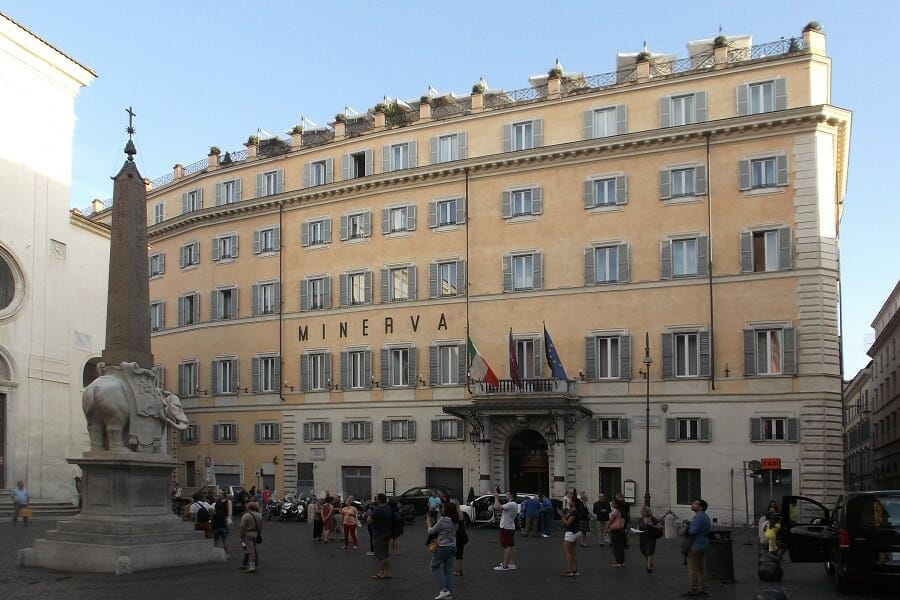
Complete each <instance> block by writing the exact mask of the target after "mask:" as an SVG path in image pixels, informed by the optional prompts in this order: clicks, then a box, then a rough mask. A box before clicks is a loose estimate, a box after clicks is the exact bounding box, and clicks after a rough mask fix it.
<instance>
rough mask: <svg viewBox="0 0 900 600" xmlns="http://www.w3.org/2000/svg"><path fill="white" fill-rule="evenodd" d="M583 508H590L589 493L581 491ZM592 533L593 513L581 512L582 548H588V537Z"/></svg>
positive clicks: (579, 528)
mask: <svg viewBox="0 0 900 600" xmlns="http://www.w3.org/2000/svg"><path fill="white" fill-rule="evenodd" d="M578 500H579V502H580V504H581V506H584V507H587V506H588V495H587V492H585V491H584V490H581V497H579V498H578ZM590 533H591V513H590V511H588V510H584V511H579V518H578V541H579V543H581V547H582V548H587V547H588V545H587V540H588V535H590Z"/></svg>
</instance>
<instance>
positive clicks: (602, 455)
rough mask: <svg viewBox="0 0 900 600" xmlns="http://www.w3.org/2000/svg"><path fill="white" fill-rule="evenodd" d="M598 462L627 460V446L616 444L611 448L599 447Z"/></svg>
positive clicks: (621, 461)
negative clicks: (617, 445) (616, 445)
mask: <svg viewBox="0 0 900 600" xmlns="http://www.w3.org/2000/svg"><path fill="white" fill-rule="evenodd" d="M597 462H601V463H623V462H625V448H622V447H615V446H613V447H610V448H597Z"/></svg>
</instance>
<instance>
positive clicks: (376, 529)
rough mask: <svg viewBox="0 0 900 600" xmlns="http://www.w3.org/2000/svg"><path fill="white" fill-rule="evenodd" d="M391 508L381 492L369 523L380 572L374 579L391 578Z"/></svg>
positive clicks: (378, 571)
mask: <svg viewBox="0 0 900 600" xmlns="http://www.w3.org/2000/svg"><path fill="white" fill-rule="evenodd" d="M392 518H393V514H392V513H391V507H390V506H388V504H387V496H385V495H384V494H383V493H382V492H379V493H378V495H376V496H375V508H374V509H372V512H371V513H370V514H369V518H368V522H369V523H370V524H371V525H372V539H373V543H374V548H375V559H376V560H378V570H377V571H376V572H375V574H374V575H372V576H371V577H372V579H390V578H391V554H390V542H391V519H392Z"/></svg>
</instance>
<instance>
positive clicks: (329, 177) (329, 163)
mask: <svg viewBox="0 0 900 600" xmlns="http://www.w3.org/2000/svg"><path fill="white" fill-rule="evenodd" d="M325 183H334V159H333V158H326V159H325Z"/></svg>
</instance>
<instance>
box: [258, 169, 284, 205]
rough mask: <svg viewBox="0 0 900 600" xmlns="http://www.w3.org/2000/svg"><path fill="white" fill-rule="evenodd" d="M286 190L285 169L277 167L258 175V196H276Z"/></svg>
mask: <svg viewBox="0 0 900 600" xmlns="http://www.w3.org/2000/svg"><path fill="white" fill-rule="evenodd" d="M283 191H284V169H275V170H274V171H266V172H264V173H258V174H257V175H256V197H257V198H262V197H263V196H274V195H275V194H280V193H282V192H283Z"/></svg>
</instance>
